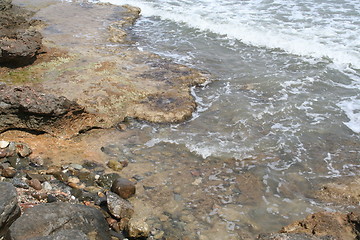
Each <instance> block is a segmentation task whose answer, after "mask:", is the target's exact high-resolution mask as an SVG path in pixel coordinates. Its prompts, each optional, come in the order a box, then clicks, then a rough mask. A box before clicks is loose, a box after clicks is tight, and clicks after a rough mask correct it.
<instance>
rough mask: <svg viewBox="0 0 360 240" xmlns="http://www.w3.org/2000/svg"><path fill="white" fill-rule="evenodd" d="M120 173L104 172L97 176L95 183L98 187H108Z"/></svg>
mask: <svg viewBox="0 0 360 240" xmlns="http://www.w3.org/2000/svg"><path fill="white" fill-rule="evenodd" d="M119 177H120V175H119V174H117V173H109V174H104V175H101V176H100V177H99V180H98V181H97V183H98V184H99V186H100V187H103V188H106V189H110V188H111V186H112V184H113V182H114V181H115V179H117V178H119Z"/></svg>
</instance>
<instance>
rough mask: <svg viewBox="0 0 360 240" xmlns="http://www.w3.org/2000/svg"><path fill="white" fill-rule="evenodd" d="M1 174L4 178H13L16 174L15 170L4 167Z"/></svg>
mask: <svg viewBox="0 0 360 240" xmlns="http://www.w3.org/2000/svg"><path fill="white" fill-rule="evenodd" d="M1 175H2V176H3V177H6V178H13V177H15V175H16V170H15V169H13V168H5V169H3V170H2V172H1Z"/></svg>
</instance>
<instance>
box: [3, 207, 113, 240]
mask: <svg viewBox="0 0 360 240" xmlns="http://www.w3.org/2000/svg"><path fill="white" fill-rule="evenodd" d="M69 230H76V231H78V233H76V234H81V233H83V234H81V235H82V236H83V235H84V234H85V235H86V236H87V237H88V238H89V239H96V240H108V239H110V238H111V237H110V232H109V227H108V225H107V222H106V221H105V219H104V216H103V215H102V213H101V212H100V211H99V210H97V209H95V208H92V207H88V206H85V205H77V204H70V203H64V202H55V203H48V204H41V205H37V206H35V207H33V208H29V209H27V210H26V211H25V212H24V214H23V215H22V216H21V217H20V218H19V219H18V220H17V221H15V222H14V223H13V224H12V225H11V227H10V236H11V239H12V240H25V239H32V238H35V239H38V238H39V239H62V238H52V237H53V236H54V234H56V235H55V236H59V237H60V235H61V232H63V231H69ZM79 232H81V233H79ZM69 234H75V233H74V232H70V233H69ZM43 237H48V238H43ZM76 239H77V238H76ZM80 239H81V238H80Z"/></svg>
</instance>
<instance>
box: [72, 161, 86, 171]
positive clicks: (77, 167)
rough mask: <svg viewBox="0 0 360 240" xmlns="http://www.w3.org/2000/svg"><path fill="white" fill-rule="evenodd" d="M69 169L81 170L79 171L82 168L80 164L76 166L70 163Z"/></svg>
mask: <svg viewBox="0 0 360 240" xmlns="http://www.w3.org/2000/svg"><path fill="white" fill-rule="evenodd" d="M69 167H70V168H73V169H76V170H81V169H83V168H84V167H83V166H81V165H80V164H76V163H71V164H70V165H69Z"/></svg>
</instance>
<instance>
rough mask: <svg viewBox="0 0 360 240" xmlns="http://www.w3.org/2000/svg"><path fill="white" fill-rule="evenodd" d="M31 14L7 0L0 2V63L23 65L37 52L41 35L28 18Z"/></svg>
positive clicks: (28, 62)
mask: <svg viewBox="0 0 360 240" xmlns="http://www.w3.org/2000/svg"><path fill="white" fill-rule="evenodd" d="M31 15H32V13H31V12H29V11H27V10H25V9H22V8H20V7H18V6H13V5H12V4H11V1H9V0H5V1H1V2H0V65H5V66H11V67H14V66H24V65H27V64H30V63H32V62H33V61H34V60H35V58H36V55H37V54H39V51H40V49H41V47H42V36H41V34H40V33H39V32H38V31H37V30H35V29H34V26H35V25H36V24H35V21H31V20H29V18H30V16H31Z"/></svg>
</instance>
